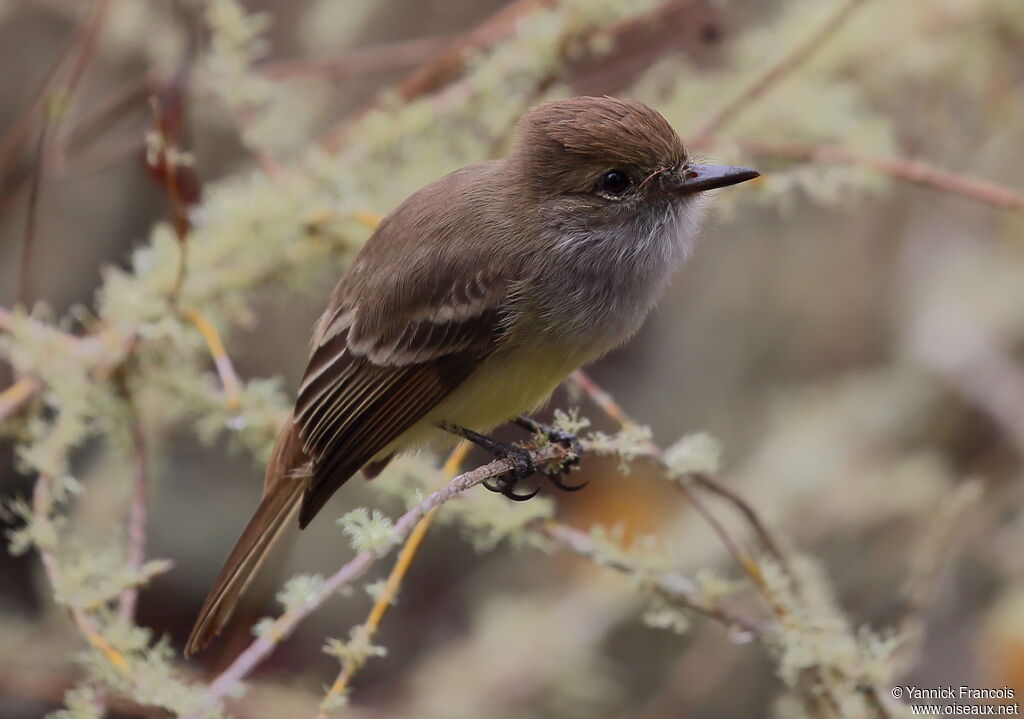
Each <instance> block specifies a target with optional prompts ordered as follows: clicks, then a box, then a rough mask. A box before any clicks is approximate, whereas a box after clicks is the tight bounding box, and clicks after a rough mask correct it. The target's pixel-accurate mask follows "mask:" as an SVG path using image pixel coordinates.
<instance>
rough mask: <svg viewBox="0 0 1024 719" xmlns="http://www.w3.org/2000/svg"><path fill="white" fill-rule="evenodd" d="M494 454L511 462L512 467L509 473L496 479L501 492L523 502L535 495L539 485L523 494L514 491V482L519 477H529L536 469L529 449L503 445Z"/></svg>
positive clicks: (516, 481)
mask: <svg viewBox="0 0 1024 719" xmlns="http://www.w3.org/2000/svg"><path fill="white" fill-rule="evenodd" d="M495 454H497V455H498V457H500V458H502V459H507V460H509V461H510V462H512V469H511V470H510V471H509V473H508V474H507V475H505V476H504V477H500V478H499V479H498V480H497V484H498V486H499V487H500V488H501V489H500V491H501V494H502V495H504V496H505V497H508V498H509V499H511V500H513V501H515V502H525V501H526V500H528V499H532V498H533V497H535V496H536V494H537V492H539V491H540V487H537V488H536V489H534V490H533V491H532V492H526V493H524V494H516V491H515V489H516V484H517V483H518V482H519V480H520V479H523V478H524V477H529V476H530V475H531V474H533V473H534V472H536V471H537V466H536V465H535V464H534V463H533V457H532V456H531V455H530V450H528V449H525V448H523V447H516V446H514V445H503V446H501V447H499V448H498V449H497V451H496V452H495Z"/></svg>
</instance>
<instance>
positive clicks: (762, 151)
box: [690, 138, 1024, 212]
mask: <svg viewBox="0 0 1024 719" xmlns="http://www.w3.org/2000/svg"><path fill="white" fill-rule="evenodd" d="M690 144H691V146H692V147H694V148H707V147H712V146H715V145H729V146H732V147H735V148H736V149H738V150H740V151H741V152H745V153H748V154H750V155H756V156H761V157H780V158H785V159H790V160H796V161H802V162H823V163H831V164H834V165H855V166H860V167H866V168H868V169H870V170H874V171H875V172H879V173H881V174H883V175H888V176H889V177H892V178H895V179H897V180H903V181H906V182H912V183H914V184H917V185H922V186H924V187H930V188H932V189H935V190H941V191H943V192H949V193H952V194H954V195H961V196H963V197H967V198H969V199H972V200H976V201H978V202H982V203H985V204H987V205H992V206H993V207H998V208H1000V209H1004V210H1013V211H1015V212H1024V193H1022V192H1018V191H1016V190H1013V189H1010V188H1008V187H1005V186H1003V185H998V184H996V183H994V182H989V181H988V180H982V179H979V178H976V177H971V176H970V175H965V174H962V173H958V172H953V171H951V170H945V169H943V168H941V167H937V166H936V165H932V164H930V163H927V162H922V161H920V160H911V159H909V158H904V157H887V156H885V155H871V154H867V153H863V152H858V151H856V150H851V149H849V148H845V147H841V146H839V145H815V144H812V143H806V142H799V141H785V140H780V141H761V140H744V139H739V140H734V139H727V140H726V139H723V140H716V139H714V138H698V139H696V140H694V141H693V142H691V143H690Z"/></svg>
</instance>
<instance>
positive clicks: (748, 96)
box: [693, 0, 866, 139]
mask: <svg viewBox="0 0 1024 719" xmlns="http://www.w3.org/2000/svg"><path fill="white" fill-rule="evenodd" d="M865 2H866V0H846V1H845V2H843V3H842V4H840V5H838V6H836V8H835V10H834V11H833V12H832V14H831V15H829V17H828V18H826V19H825V21H824V22H823V23H822V24H821V25H820V26H819V27H818V28H816V29H815V30H814V32H812V33H811V34H810V35H808V36H807V37H806V38H805V39H804V41H803V42H801V43H798V44H797V45H795V46H793V47H792V48H791V49H790V50H789V52H787V53H786V54H785V55H783V56H782V57H780V58H779V59H778V60H776V61H775V62H774V63H772V64H771V65H769V66H768V67H766V68H765V69H764V71H763V72H761V73H760V74H759V75H757V76H756V77H754V78H752V79H751V80H750V82H748V83H747V84H746V85H744V86H743V87H742V88H740V90H739V91H738V92H737V93H736V94H735V95H733V96H732V97H730V98H729V99H728V100H726V101H725V102H724V103H722V105H721V106H720V107H718V108H716V109H715V110H713V111H712V112H711V113H710V114H709V115H708V116H707V117H706V118H705V119H704V120H703V121H702V122H701V123H700V124H699V125H698V126H697V129H696V130H695V131H694V132H693V137H694V139H701V138H706V137H710V136H712V135H714V134H715V133H716V132H718V131H719V130H721V129H722V128H723V127H725V126H726V125H727V124H729V123H730V122H732V121H733V120H735V119H736V117H737V116H738V115H739V114H740V113H742V112H743V111H744V110H746V109H747V108H748V107H749V106H750V105H752V104H753V103H754V102H755V101H756V100H757V99H758V98H759V97H761V96H762V95H764V94H765V93H766V92H768V91H769V90H770V89H772V88H773V87H775V85H777V84H778V83H779V82H780V81H781V80H782V79H783V78H785V77H786V76H787V75H789V74H791V73H792V72H793V71H794V70H796V69H798V68H799V67H800V66H801V65H803V64H804V63H805V62H807V60H808V59H810V57H811V56H812V55H813V54H814V53H815V51H817V50H818V49H819V48H820V47H821V46H822V45H824V44H825V42H826V41H827V40H829V39H830V38H831V37H832V36H833V35H834V34H835V33H836V31H837V30H839V28H841V27H842V26H843V24H844V23H845V22H846V21H847V20H848V19H849V18H850V16H851V15H852V14H853V12H854V11H855V10H856V9H857V8H859V7H860V6H861V5H863V4H864V3H865Z"/></svg>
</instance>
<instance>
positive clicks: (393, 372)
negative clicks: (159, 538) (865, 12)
mask: <svg viewBox="0 0 1024 719" xmlns="http://www.w3.org/2000/svg"><path fill="white" fill-rule="evenodd" d="M756 177H758V173H757V172H756V171H755V170H752V169H749V168H743V167H728V166H719V165H710V164H701V163H699V162H697V161H695V160H694V159H693V158H691V156H690V154H689V153H688V151H687V149H686V147H685V145H684V143H683V141H682V140H681V139H680V137H679V135H678V134H677V133H676V131H675V130H674V129H673V128H672V126H671V125H670V124H669V122H668V121H667V120H666V119H665V118H664V117H663V116H662V115H661V114H659V113H658V112H657V111H656V110H654V109H653V108H651V107H650V106H648V105H646V104H644V103H642V102H639V101H636V100H629V99H620V98H613V97H575V98H569V99H564V100H556V101H552V102H547V103H543V104H540V105H538V106H536V107H534V108H532V109H531V110H530V111H528V112H527V113H526V114H525V115H524V116H523V117H522V118H521V120H520V121H519V122H518V123H517V125H516V130H515V135H514V140H513V143H512V146H511V147H510V149H509V152H508V154H507V155H506V156H505V157H503V158H500V159H492V160H487V161H484V162H479V163H477V164H473V165H469V166H466V167H463V168H461V169H458V170H455V171H454V172H452V173H450V174H448V175H446V176H444V177H441V178H440V179H438V180H435V181H434V182H432V183H430V184H428V185H426V186H425V187H423V188H422V189H420V190H418V191H417V192H415V193H413V194H412V195H411V196H409V197H408V199H406V200H405V201H404V202H402V203H401V204H400V205H398V207H396V208H395V209H394V210H393V211H392V212H391V213H390V214H388V215H387V216H386V217H384V218H383V220H382V221H381V222H380V223H379V225H378V226H377V227H376V229H375V230H374V232H373V233H372V235H371V236H370V237H369V239H368V240H367V241H366V243H365V245H364V246H363V247H362V248H361V250H360V251H359V252H358V254H357V255H356V256H355V258H354V259H353V261H352V262H351V264H350V265H349V266H348V268H347V270H346V271H345V272H344V274H343V276H342V277H341V279H340V281H339V282H338V284H337V286H336V287H335V288H334V290H333V292H332V293H331V295H330V298H329V300H328V302H327V307H326V309H325V311H324V312H323V314H322V315H321V316H320V318H319V320H318V321H317V323H316V325H315V327H314V331H313V337H312V344H311V350H310V352H309V360H308V364H307V366H306V370H305V373H304V374H303V377H302V380H301V382H300V385H299V389H298V393H297V398H296V402H295V406H294V409H293V411H292V413H291V416H290V417H289V418H288V419H287V421H286V422H285V424H284V426H283V427H282V428H281V430H280V433H279V434H278V436H277V439H276V441H275V443H274V446H273V450H272V452H271V455H270V459H269V462H268V464H267V469H266V474H265V478H264V485H263V493H262V497H261V499H260V503H259V506H258V507H257V509H256V511H255V513H254V514H253V516H252V518H251V520H250V521H249V523H248V525H247V526H246V527H245V529H244V531H243V532H242V534H241V536H240V538H239V539H238V541H237V543H236V545H235V547H234V549H233V550H232V552H231V553H230V555H229V556H228V558H227V560H226V561H225V564H224V567H223V569H222V570H221V573H220V575H219V577H218V578H217V580H216V583H215V584H214V586H213V588H212V590H211V591H210V593H209V595H208V597H207V599H206V601H205V603H204V604H203V606H202V608H201V610H200V612H199V615H198V618H197V619H196V622H195V625H194V627H193V629H192V633H191V635H190V637H189V639H188V643H187V645H186V655H191V654H194V653H195V652H197V651H199V650H201V649H202V648H204V647H205V646H206V645H208V644H209V643H210V642H211V641H212V639H213V638H214V637H215V636H216V635H217V634H219V633H220V631H221V630H222V629H223V627H224V626H225V624H226V623H227V621H228V619H229V618H230V615H231V613H232V610H233V608H234V606H235V604H236V603H237V601H238V599H239V597H240V595H241V594H242V593H243V592H244V591H245V588H246V587H247V585H248V584H249V582H250V581H251V579H252V577H253V575H254V573H255V572H256V571H257V570H258V568H259V566H260V564H261V562H262V561H263V559H264V558H265V556H266V554H267V552H268V550H269V549H270V547H271V546H272V545H273V543H274V541H275V539H277V538H278V537H279V536H280V535H281V533H282V532H283V531H284V529H285V528H286V526H287V525H288V523H289V519H290V518H291V517H293V516H294V515H295V514H296V512H297V514H298V524H299V527H300V528H305V527H306V526H307V525H308V524H309V523H310V521H312V519H313V518H314V516H316V514H317V513H318V512H319V511H320V510H321V509H322V508H323V506H324V504H325V503H326V502H327V500H328V499H329V498H330V497H331V496H332V495H333V494H334V492H335V491H336V490H337V489H338V488H339V487H340V486H341V485H342V484H344V483H345V482H346V481H347V480H348V479H349V478H350V477H352V476H353V475H354V474H356V473H357V472H359V471H360V470H362V472H363V474H364V475H365V476H367V478H372V477H374V476H376V475H377V474H379V473H380V471H381V470H382V469H383V468H384V467H385V466H386V465H387V463H388V462H389V461H390V460H391V458H392V457H394V456H395V455H396V454H397V453H401V452H405V451H409V450H412V449H417V448H421V447H424V446H431V445H432V444H433V445H437V444H440V443H443V442H444V441H445V440H444V438H445V437H449V436H452V435H451V434H450V433H454V434H456V435H460V436H463V437H467V438H469V439H471V440H474V441H477V442H478V443H481V444H484V445H485V446H487V447H488V448H490V449H492V450H494V451H496V453H499V454H501V452H502V447H503V446H502V445H498V444H497V443H494V442H491V443H490V444H488V440H487V438H486V436H485V435H484V434H483V433H485V432H487V431H489V430H491V429H493V428H494V427H496V426H498V425H500V424H502V423H504V422H506V421H509V420H510V419H512V418H513V417H516V416H519V415H524V414H525V415H528V414H529V413H531V412H533V411H535V410H536V409H538V408H539V407H540V406H542V405H543V404H544V403H545V402H546V401H547V399H548V398H549V397H550V395H551V394H552V392H553V391H554V389H555V388H556V387H557V386H558V385H559V384H560V383H561V382H562V381H563V380H564V379H565V378H566V377H567V376H568V375H569V374H570V373H571V372H573V371H574V370H576V369H578V368H580V367H582V366H584V365H587V364H589V363H591V362H593V361H594V360H596V359H598V358H600V357H601V356H602V355H604V354H605V353H607V352H608V351H610V350H612V349H613V348H615V347H617V346H619V345H621V344H622V343H624V342H625V341H626V340H628V339H629V338H630V337H631V336H632V335H633V334H634V333H635V332H636V330H637V329H638V328H639V327H640V326H641V324H642V323H643V321H644V319H645V318H646V317H647V315H648V313H649V312H650V310H651V308H652V307H653V306H654V304H655V302H656V300H657V299H658V297H659V296H660V295H661V294H662V292H663V291H664V289H665V287H666V285H667V284H668V282H669V280H670V278H671V277H672V275H673V273H674V272H675V270H676V269H677V268H678V267H679V266H680V264H681V263H682V262H683V261H684V260H685V259H686V258H687V257H688V256H689V254H690V253H691V251H692V249H693V244H694V237H695V235H696V234H697V232H698V229H699V226H700V222H701V216H702V214H703V211H704V207H705V204H706V203H705V201H704V194H703V193H705V192H706V191H708V190H712V189H716V188H720V187H726V186H729V185H734V184H737V183H740V182H745V181H747V180H751V179H754V178H756ZM520 423H525V426H528V427H533V428H536V427H538V426H539V425H536V424H533V423H531V421H529V420H525V419H523V420H520ZM557 439H565V437H562V436H559V437H557ZM509 451H510V450H508V449H507V447H506V449H505V454H506V455H508V453H509ZM517 459H519V460H522V459H523V458H522V457H521V456H519V457H517ZM521 469H522V471H519V472H514V473H513V474H512V476H511V477H510V478H509V479H507V480H506V482H505V484H504V485H502V486H500V487H497V488H496V489H498V490H500V491H502V492H503V493H504V494H506V496H509V497H511V498H513V499H521V498H525V497H524V496H523V495H516V494H514V493H513V491H512V489H513V485H514V481H515V479H516V478H517V475H518V476H521V475H522V474H524V473H526V472H529V471H531V470H532V469H533V467H529V466H527V467H523V468H521ZM529 496H532V494H531V495H529Z"/></svg>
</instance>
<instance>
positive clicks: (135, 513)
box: [117, 383, 148, 620]
mask: <svg viewBox="0 0 1024 719" xmlns="http://www.w3.org/2000/svg"><path fill="white" fill-rule="evenodd" d="M125 384H127V383H125ZM125 393H126V399H125V401H126V402H127V403H128V411H129V414H130V432H131V439H132V460H133V465H134V467H133V470H132V493H131V500H130V503H129V510H128V565H129V566H130V567H131V568H132V569H133V570H135V571H138V570H140V569H141V568H142V564H143V562H144V561H145V559H146V517H147V514H148V507H147V503H146V485H147V481H146V465H147V453H146V437H145V435H144V434H143V432H142V423H141V421H140V419H139V415H138V412H137V411H136V407H135V403H134V400H133V398H132V396H131V392H130V390H129V389H128V388H127V386H126V387H125ZM138 598H139V588H138V587H137V586H135V585H132V586H130V587H128V588H127V589H125V590H124V591H123V592H121V596H120V597H119V598H118V608H117V611H118V615H119V616H120V617H121V618H122V619H127V620H130V619H132V618H133V617H134V616H135V605H136V603H137V601H138Z"/></svg>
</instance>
